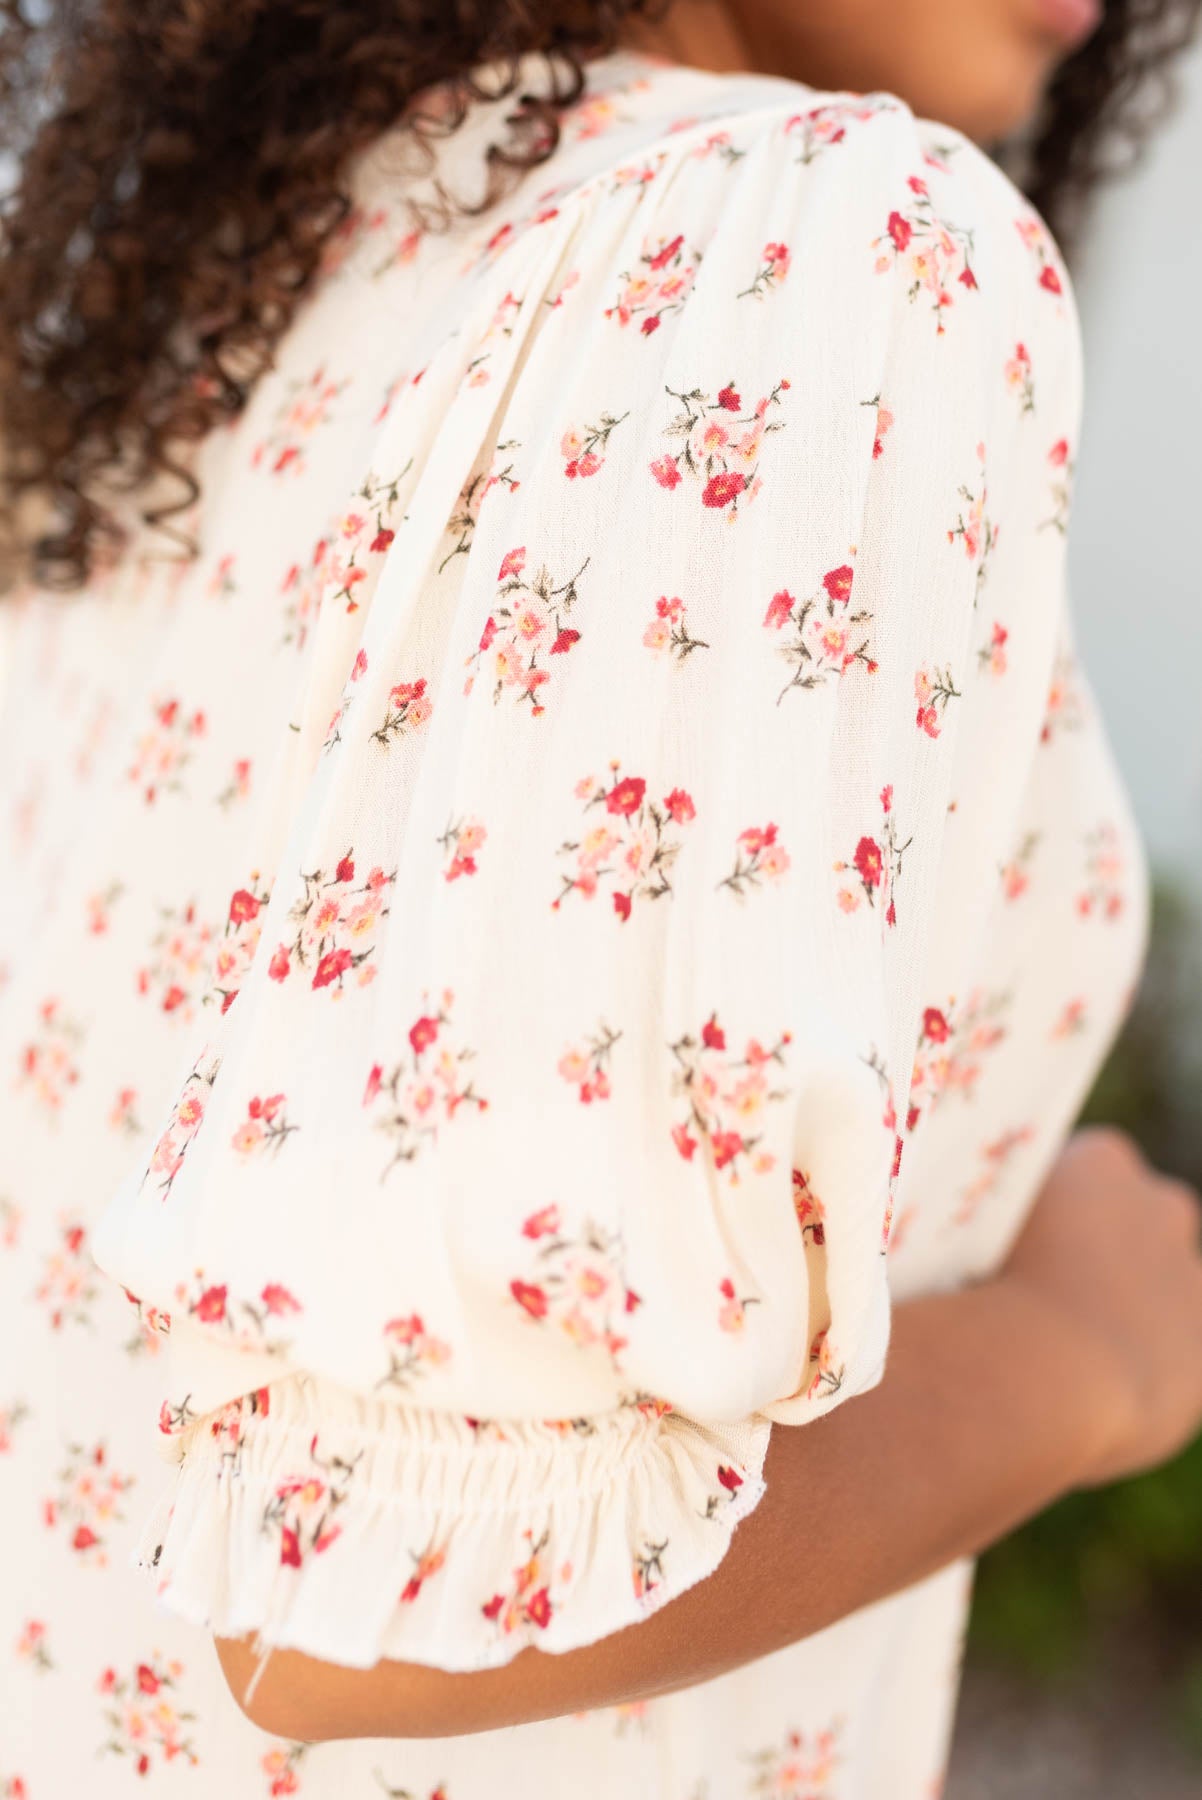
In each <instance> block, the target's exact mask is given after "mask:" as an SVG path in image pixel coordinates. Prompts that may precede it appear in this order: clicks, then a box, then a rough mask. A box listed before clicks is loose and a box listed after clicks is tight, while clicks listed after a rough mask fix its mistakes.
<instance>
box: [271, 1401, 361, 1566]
mask: <svg viewBox="0 0 1202 1800" xmlns="http://www.w3.org/2000/svg"><path fill="white" fill-rule="evenodd" d="M317 1445H318V1438H317V1434H314V1437H313V1439H312V1442H311V1443H310V1445H309V1467H308V1468H307V1469H304V1470H298V1471H297V1472H296V1473H295V1474H293V1475H289V1476H288V1477H287V1478H286V1479H285V1480H283V1481H281V1482H279V1483H277V1485H276V1488H275V1492H274V1493H273V1494H272V1496H271V1499H270V1500H269V1501H268V1502H267V1505H266V1506H265V1507H264V1509H263V1519H262V1530H263V1531H264V1532H265V1533H266V1534H267V1535H268V1536H270V1537H273V1538H275V1539H276V1540H277V1542H278V1544H279V1554H280V1562H281V1564H282V1565H283V1567H284V1568H288V1569H299V1568H302V1567H303V1566H304V1563H305V1561H306V1559H307V1558H308V1557H312V1556H323V1555H324V1554H325V1552H326V1551H327V1550H328V1549H329V1548H330V1546H331V1544H333V1543H336V1542H337V1540H338V1538H339V1537H341V1535H342V1527H341V1525H339V1524H338V1522H337V1514H338V1511H339V1509H340V1507H341V1506H342V1505H343V1504H344V1503H345V1501H346V1499H347V1496H348V1494H349V1492H350V1488H351V1485H352V1482H353V1479H354V1474H355V1467H356V1465H357V1463H358V1462H359V1459H360V1457H361V1456H362V1455H363V1452H362V1450H360V1451H359V1452H358V1453H357V1455H356V1456H355V1457H354V1458H353V1459H352V1460H351V1461H350V1462H347V1461H346V1460H345V1458H343V1457H340V1456H329V1457H323V1456H321V1455H320V1454H319V1452H318V1448H317Z"/></svg>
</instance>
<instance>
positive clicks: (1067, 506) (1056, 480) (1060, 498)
mask: <svg viewBox="0 0 1202 1800" xmlns="http://www.w3.org/2000/svg"><path fill="white" fill-rule="evenodd" d="M1048 465H1049V467H1050V468H1051V470H1052V481H1051V487H1052V511H1051V513H1050V514H1049V516H1048V517H1047V518H1046V519H1043V520H1041V521H1040V529H1041V530H1042V529H1043V528H1044V527H1045V526H1048V525H1050V526H1051V527H1052V529H1053V530H1054V531H1059V532H1060V533H1061V534H1063V533H1064V532H1066V531H1067V530H1068V519H1069V512H1070V510H1071V507H1072V494H1073V467H1074V465H1073V459H1072V455H1071V453H1070V450H1069V444H1068V439H1067V438H1059V439H1057V441H1056V443H1054V444H1053V445H1052V448H1051V449H1050V450H1049V451H1048Z"/></svg>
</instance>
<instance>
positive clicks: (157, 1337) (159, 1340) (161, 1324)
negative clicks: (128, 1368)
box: [121, 1287, 171, 1356]
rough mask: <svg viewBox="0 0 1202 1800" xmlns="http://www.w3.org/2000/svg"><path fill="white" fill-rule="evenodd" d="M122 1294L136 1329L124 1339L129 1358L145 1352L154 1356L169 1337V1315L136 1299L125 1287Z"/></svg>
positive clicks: (148, 1303) (147, 1302)
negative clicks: (131, 1310)
mask: <svg viewBox="0 0 1202 1800" xmlns="http://www.w3.org/2000/svg"><path fill="white" fill-rule="evenodd" d="M121 1291H122V1293H123V1294H124V1295H125V1298H126V1299H127V1300H128V1301H129V1303H130V1305H131V1306H132V1307H133V1309H134V1316H135V1319H136V1328H135V1331H134V1334H133V1336H132V1337H131V1338H127V1339H126V1343H125V1348H126V1350H127V1352H128V1353H129V1355H130V1356H140V1355H142V1354H143V1352H145V1353H146V1354H147V1355H150V1356H155V1355H157V1354H158V1352H159V1351H160V1350H161V1349H162V1348H163V1341H164V1339H165V1338H168V1337H169V1336H170V1335H171V1314H170V1313H166V1312H163V1311H162V1310H161V1309H160V1308H159V1307H157V1306H152V1305H151V1304H150V1302H149V1301H142V1300H139V1299H138V1296H137V1295H136V1294H131V1293H130V1291H129V1289H128V1288H127V1287H123V1288H122V1290H121Z"/></svg>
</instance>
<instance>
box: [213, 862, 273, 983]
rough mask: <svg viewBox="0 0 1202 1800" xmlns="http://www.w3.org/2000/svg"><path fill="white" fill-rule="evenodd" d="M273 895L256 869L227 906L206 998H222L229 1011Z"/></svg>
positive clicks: (254, 947)
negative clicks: (223, 927)
mask: <svg viewBox="0 0 1202 1800" xmlns="http://www.w3.org/2000/svg"><path fill="white" fill-rule="evenodd" d="M270 898H271V888H270V887H269V886H265V885H263V884H262V882H261V880H260V877H259V873H258V871H257V870H255V871H253V872H252V874H251V875H250V876H249V878H248V882H247V885H246V886H245V887H240V888H235V890H234V892H233V893H232V894H231V895H230V901H229V906H228V907H227V908H226V917H225V929H224V931H223V933H222V935H221V937H220V938H218V940H217V943H216V945H215V946H214V949H213V959H212V967H211V972H210V975H209V987H208V990H207V991H206V993H205V996H204V998H205V1001H206V1002H208V1001H212V1000H214V999H219V1000H220V1001H221V1010H222V1012H223V1013H225V1012H228V1011H229V1009H230V1007H231V1006H232V1005H233V1004H234V1001H235V1000H236V999H237V998H238V990H239V989H240V987H241V986H242V983H243V981H244V980H245V978H246V975H247V974H248V972H249V970H250V965H251V963H252V962H253V961H254V957H255V951H256V950H257V949H258V945H259V938H260V936H261V934H262V930H263V918H262V915H263V913H264V911H265V910H266V907H267V903H268V901H269V900H270Z"/></svg>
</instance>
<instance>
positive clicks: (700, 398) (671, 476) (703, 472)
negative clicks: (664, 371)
mask: <svg viewBox="0 0 1202 1800" xmlns="http://www.w3.org/2000/svg"><path fill="white" fill-rule="evenodd" d="M788 386H789V383H788V382H787V381H779V382H777V384H776V386H775V387H774V388H773V389H772V392H771V393H770V394H766V395H765V396H763V398H761V399H760V400H758V401H757V402H756V404H755V408H754V410H753V411H752V412H751V413H749V414H747V415H746V416H744V417H741V418H737V419H732V418H731V417H730V415H732V414H737V413H738V412H739V409H740V408H741V407H742V404H743V402H742V399H741V398H740V395H739V393H738V391H737V389H736V388H735V385H734V383H733V382H728V383H727V385H726V386H725V387H724V388H722V389H721V390H720V392H719V394H718V397H717V399H716V400H710V399H708V398H707V396H706V395H705V394H704V393H702V392H701V390H700V389H699V388H694V389H692V390H691V391H690V392H688V393H678V392H677V391H676V389H675V388H668V389H667V390H666V391H667V393H668V394H669V395H670V397H671V398H672V399H673V400H676V401H677V402H679V405H680V408H681V410H680V411H679V412H678V413H677V414H676V415H675V416H674V418H673V419H672V420H671V422H670V423H669V424H668V426H667V427H666V435H667V436H668V437H669V438H671V439H676V440H679V441H680V442H681V444H682V448H681V449H679V450H675V451H672V452H670V453H667V454H665V455H663V456H661V457H658V458H657V459H656V460H655V461H654V462H652V464H651V465H650V467H651V473H652V475H653V476H654V477H655V479H656V481H657V482H658V483H659V485H660V486H661V487H664V488H669V489H671V488H675V487H677V486H678V485H679V483H680V481H681V480H682V478H683V477H684V476H686V475H688V476H691V477H693V478H694V479H696V480H699V481H700V482H701V484H702V487H701V500H702V504H703V505H704V506H707V507H710V508H712V509H714V510H720V511H724V512H726V515H727V517H728V518H729V519H732V520H733V519H734V518H736V517H737V516H738V511H739V502H740V500H741V499H742V498H743V497H745V498H746V500H747V501H751V500H753V499H754V498H755V496H756V494H757V493H758V492H759V489H760V485H761V480H760V474H759V461H760V452H761V448H762V445H763V440H764V437H765V435H766V434H767V433H768V432H771V431H779V430H780V429H781V426H782V423H783V421H781V420H779V419H775V418H769V408H771V407H774V406H779V405H780V403H781V395H782V394H783V393H784V392H785V391H786V390H787V389H788Z"/></svg>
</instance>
